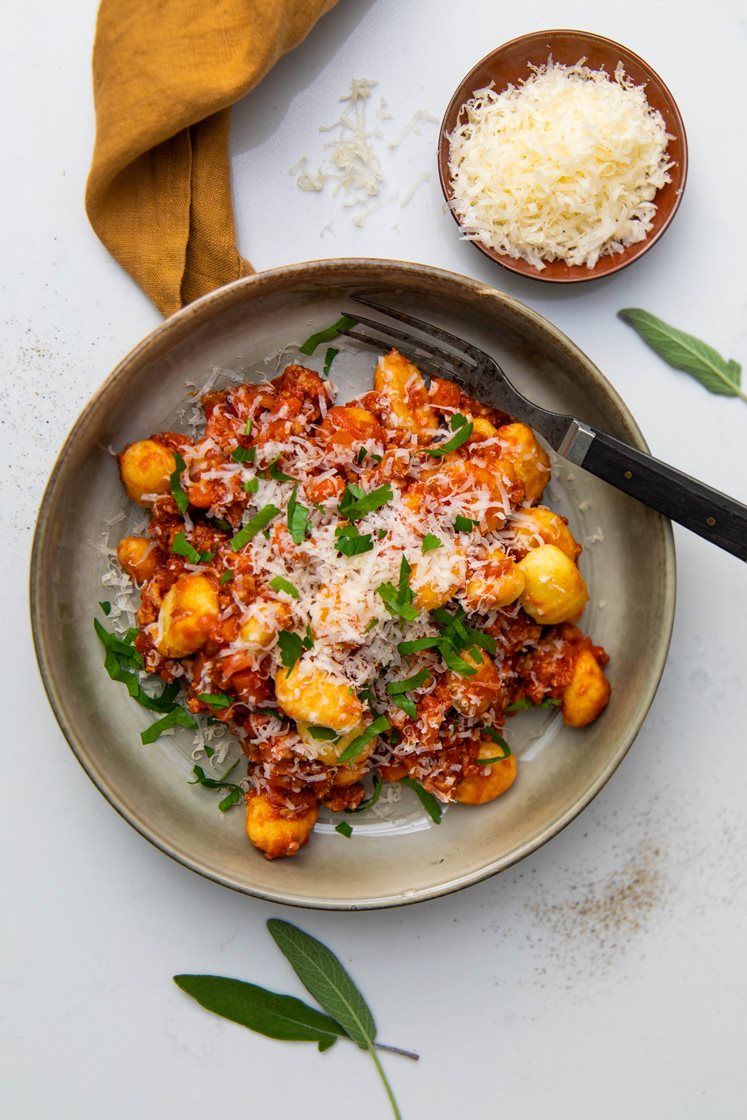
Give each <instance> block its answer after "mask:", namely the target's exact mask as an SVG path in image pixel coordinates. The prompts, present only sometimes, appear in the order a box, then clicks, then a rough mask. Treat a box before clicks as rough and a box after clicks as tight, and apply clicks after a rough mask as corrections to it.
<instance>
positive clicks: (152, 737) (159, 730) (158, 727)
mask: <svg viewBox="0 0 747 1120" xmlns="http://www.w3.org/2000/svg"><path fill="white" fill-rule="evenodd" d="M171 727H189V728H190V729H191V730H194V729H195V728H196V727H197V721H196V720H195V719H193V718H192V716H191V715H190V714H189V712H185V711H184V708H172V710H171V711H170V712H169V713H168V714H167V715H165V716H164V717H163V719H157V720H156V722H155V723H152V724H151V725H150V727H149V728H147V730H146V731H142V732H141V733H140V740H141V742H142V743H144V744H145V745H146V746H147V745H148V743H155V741H156V739H158V738H159V736H161V735H162V734H163V732H164V731H168V730H169V728H171Z"/></svg>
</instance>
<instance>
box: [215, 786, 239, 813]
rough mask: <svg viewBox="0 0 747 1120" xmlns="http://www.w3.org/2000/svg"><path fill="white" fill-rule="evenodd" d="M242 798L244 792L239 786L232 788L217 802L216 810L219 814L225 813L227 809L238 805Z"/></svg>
mask: <svg viewBox="0 0 747 1120" xmlns="http://www.w3.org/2000/svg"><path fill="white" fill-rule="evenodd" d="M243 796H244V791H243V790H242V788H241V786H234V788H233V789H232V790H230V791H229V792H228V793H227V794H226V796H225V797H222V798H221V800H220V801H219V802H218V808H219V809H220V811H221V813H225V812H227V810H228V809H231V808H233V806H234V805H238V803H239V802H240V801H241V800H242V798H243Z"/></svg>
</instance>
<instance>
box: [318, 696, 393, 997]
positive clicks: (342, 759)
mask: <svg viewBox="0 0 747 1120" xmlns="http://www.w3.org/2000/svg"><path fill="white" fill-rule="evenodd" d="M391 726H392V725H391V723H390V722H389V720H388V719H387V718H386V716H379V717H378V719H375V720H374V721H373V723H369V725H368V727H367V728H366V730H365V731H363V732H362V733H361V734H360V735H357V736H356V737H355V739H353V740H352V742H350V743H348V745H347V746H346V747H345V750H344V751H343V752H342V754H341V755H340V756H339V757H338V759H337V763H336V765H338V766H341V765H343V764H344V763H346V762H352V760H353V759H354V758H357V757H358V755H359V754H360V753H361V751H362V750H364V749H365V748H366V747H367V746H368V744H369V743H370V742H371V740H372V739H375V738H376V736H377V735H381V734H382V732H384V731H388V730H389V728H390V727H391ZM322 1006H324V1005H322Z"/></svg>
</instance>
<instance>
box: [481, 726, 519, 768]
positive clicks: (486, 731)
mask: <svg viewBox="0 0 747 1120" xmlns="http://www.w3.org/2000/svg"><path fill="white" fill-rule="evenodd" d="M482 733H483V735H487V737H488V738H489V739H492V740H493V742H494V743H496V744H497V745H498V746H499V747H500V748H501V750H502V752H503V753H502V754H497V755H495V757H493V758H476V759H475V762H476V763H477V764H478V765H479V766H488V765H489V764H490V763H491V762H500V761H501V760H502V759H504V758H508V756H509V755H510V754H511V748H510V747H509V745H508V743H507V742H506V740H505V739H504V738H503V736H502V735H499V734H498V732H497V731H496V729H495V728H494V727H483V729H482Z"/></svg>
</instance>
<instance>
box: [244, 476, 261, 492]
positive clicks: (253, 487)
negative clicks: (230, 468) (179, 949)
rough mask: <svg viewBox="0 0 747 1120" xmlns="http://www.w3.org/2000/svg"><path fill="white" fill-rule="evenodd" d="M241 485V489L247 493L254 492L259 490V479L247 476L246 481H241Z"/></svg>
mask: <svg viewBox="0 0 747 1120" xmlns="http://www.w3.org/2000/svg"><path fill="white" fill-rule="evenodd" d="M241 486H242V489H243V490H245V491H246V493H247V494H256V493H257V491H258V490H259V479H258V478H248V479H247V480H246V482H242V484H241Z"/></svg>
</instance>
